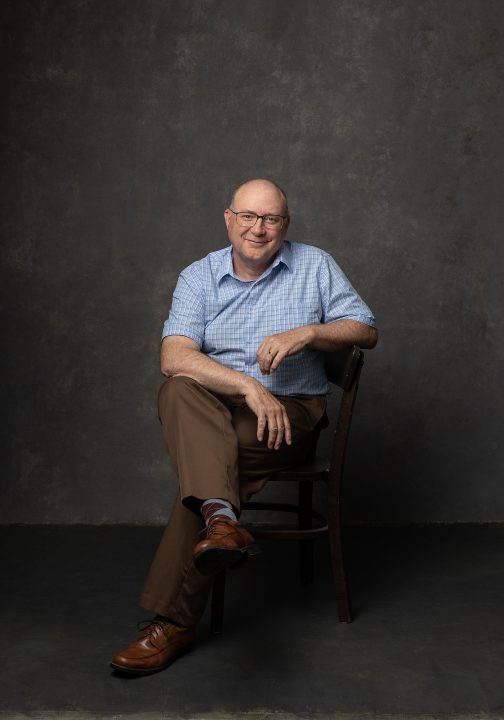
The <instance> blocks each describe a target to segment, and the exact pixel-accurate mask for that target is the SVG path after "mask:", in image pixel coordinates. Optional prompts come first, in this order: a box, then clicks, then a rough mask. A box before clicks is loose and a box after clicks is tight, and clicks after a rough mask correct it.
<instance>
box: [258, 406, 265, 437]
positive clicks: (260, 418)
mask: <svg viewBox="0 0 504 720" xmlns="http://www.w3.org/2000/svg"><path fill="white" fill-rule="evenodd" d="M265 426H266V416H265V414H264V413H260V414H259V415H258V416H257V439H258V440H259V442H261V441H262V439H263V437H264V428H265Z"/></svg>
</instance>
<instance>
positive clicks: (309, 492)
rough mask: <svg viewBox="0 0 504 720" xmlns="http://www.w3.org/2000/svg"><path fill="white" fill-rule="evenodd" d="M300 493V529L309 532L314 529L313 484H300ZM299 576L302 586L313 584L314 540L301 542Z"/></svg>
mask: <svg viewBox="0 0 504 720" xmlns="http://www.w3.org/2000/svg"><path fill="white" fill-rule="evenodd" d="M298 492H299V495H298V504H299V514H298V527H299V529H300V530H308V529H310V528H311V527H312V514H311V510H312V499H313V484H312V483H311V482H300V483H299V490H298ZM299 574H300V578H301V584H302V585H310V584H311V583H312V582H313V540H300V541H299Z"/></svg>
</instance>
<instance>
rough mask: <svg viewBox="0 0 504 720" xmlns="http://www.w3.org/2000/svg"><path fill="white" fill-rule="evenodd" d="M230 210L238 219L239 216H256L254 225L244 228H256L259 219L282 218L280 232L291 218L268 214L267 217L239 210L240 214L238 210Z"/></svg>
mask: <svg viewBox="0 0 504 720" xmlns="http://www.w3.org/2000/svg"><path fill="white" fill-rule="evenodd" d="M228 210H229V212H232V213H233V215H236V216H237V217H238V215H255V220H254V222H253V223H252V225H244V226H243V227H254V225H255V224H256V222H257V221H258V220H259V219H261V220H263V221H264V219H265V218H267V217H276V218H282V224H281V225H280V227H279V228H278V229H279V230H281V229H282V228H283V226H284V222H285V221H286V220H287V218H288V217H289V216H288V215H277V214H276V213H267V214H266V215H258V214H257V213H255V212H249V211H248V210H238V212H237V211H236V210H232V209H231V208H228ZM264 224H265V225H266V222H264Z"/></svg>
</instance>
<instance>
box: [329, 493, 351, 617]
mask: <svg viewBox="0 0 504 720" xmlns="http://www.w3.org/2000/svg"><path fill="white" fill-rule="evenodd" d="M328 526H329V542H330V546H331V565H332V571H333V577H334V584H335V586H336V605H337V608H338V617H339V620H340V622H344V623H350V622H352V612H351V610H350V601H349V598H348V587H347V581H346V575H345V566H344V562H343V547H342V542H341V521H340V516H339V507H336V508H330V507H329V512H328Z"/></svg>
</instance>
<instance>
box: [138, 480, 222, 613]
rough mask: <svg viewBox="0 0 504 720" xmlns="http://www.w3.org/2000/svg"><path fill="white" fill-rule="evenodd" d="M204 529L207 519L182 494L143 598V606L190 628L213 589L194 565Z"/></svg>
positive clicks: (175, 506)
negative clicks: (194, 551) (187, 503)
mask: <svg viewBox="0 0 504 720" xmlns="http://www.w3.org/2000/svg"><path fill="white" fill-rule="evenodd" d="M203 527H204V522H203V518H202V517H198V515H196V513H194V512H192V511H191V510H189V509H188V508H186V507H185V506H184V505H183V504H182V502H181V498H180V492H179V493H178V494H177V497H176V500H175V504H174V506H173V509H172V512H171V515H170V519H169V521H168V524H167V526H166V529H165V531H164V533H163V536H162V538H161V542H160V543H159V547H158V549H157V551H156V554H155V555H154V559H153V561H152V564H151V567H150V570H149V574H148V576H147V580H146V582H145V585H144V588H143V591H142V593H141V595H140V598H139V604H140V606H141V607H143V608H145V609H146V610H151V611H152V612H154V613H157V614H159V615H165V616H166V617H169V618H171V619H172V620H174V621H175V622H177V623H180V625H185V626H186V627H193V626H194V625H196V623H197V622H198V620H199V619H200V617H201V615H202V614H203V611H204V609H205V605H206V603H207V599H208V595H209V593H210V590H211V588H212V578H209V577H208V576H206V575H202V574H201V573H200V572H198V570H197V569H196V567H195V565H194V562H193V548H194V546H195V545H196V543H197V542H198V540H201V537H202V536H201V531H202V529H203Z"/></svg>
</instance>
